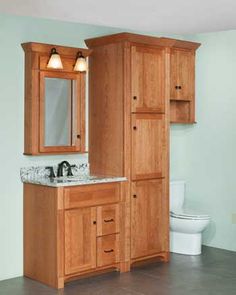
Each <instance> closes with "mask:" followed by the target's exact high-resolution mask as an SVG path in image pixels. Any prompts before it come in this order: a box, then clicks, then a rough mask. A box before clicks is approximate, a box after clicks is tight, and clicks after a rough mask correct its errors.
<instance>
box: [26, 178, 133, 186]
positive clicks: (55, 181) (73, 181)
mask: <svg viewBox="0 0 236 295" xmlns="http://www.w3.org/2000/svg"><path fill="white" fill-rule="evenodd" d="M126 180H127V178H126V177H108V176H103V177H100V176H91V175H86V176H81V177H79V178H78V177H76V176H75V177H73V176H71V177H56V178H49V177H38V178H32V179H24V180H23V182H24V183H32V184H40V185H46V186H52V187H62V186H76V185H90V184H98V183H108V182H120V181H126Z"/></svg>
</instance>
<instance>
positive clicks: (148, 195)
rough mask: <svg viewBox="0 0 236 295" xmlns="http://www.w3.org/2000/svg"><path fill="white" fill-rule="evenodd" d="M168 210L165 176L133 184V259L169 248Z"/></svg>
mask: <svg viewBox="0 0 236 295" xmlns="http://www.w3.org/2000/svg"><path fill="white" fill-rule="evenodd" d="M168 210H169V209H168V198H167V194H166V192H165V180H164V179H156V180H145V181H137V182H133V183H132V196H131V258H132V259H134V258H138V257H143V256H149V255H153V254H155V253H160V252H165V251H168V235H169V212H168Z"/></svg>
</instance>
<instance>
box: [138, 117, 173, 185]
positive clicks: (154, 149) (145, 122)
mask: <svg viewBox="0 0 236 295" xmlns="http://www.w3.org/2000/svg"><path fill="white" fill-rule="evenodd" d="M166 128H167V126H166V124H165V116H164V115H161V114H133V115H132V180H138V179H151V178H161V177H164V175H165V169H166V163H167V154H166V145H167V137H166V135H167V130H166Z"/></svg>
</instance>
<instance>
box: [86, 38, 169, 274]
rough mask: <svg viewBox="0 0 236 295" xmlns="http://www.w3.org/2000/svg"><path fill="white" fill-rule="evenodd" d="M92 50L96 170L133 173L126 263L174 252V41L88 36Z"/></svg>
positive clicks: (127, 199)
mask: <svg viewBox="0 0 236 295" xmlns="http://www.w3.org/2000/svg"><path fill="white" fill-rule="evenodd" d="M85 42H86V44H87V46H88V47H89V48H90V49H92V54H91V56H90V58H89V138H90V139H89V162H90V169H91V173H93V174H96V175H114V176H121V175H124V176H126V177H127V179H128V181H127V183H126V186H125V189H124V191H123V201H122V203H121V214H122V222H121V226H122V229H121V239H120V240H121V242H120V243H121V250H120V259H121V262H122V264H121V265H122V267H121V271H128V270H129V269H130V266H131V265H132V264H135V263H137V262H139V261H142V260H146V259H155V258H160V259H161V260H164V261H168V259H169V100H170V75H169V73H170V47H168V46H165V43H166V41H165V40H164V38H163V39H162V38H154V37H147V36H142V35H136V34H130V33H120V34H115V35H110V36H104V37H98V38H94V39H88V40H86V41H85Z"/></svg>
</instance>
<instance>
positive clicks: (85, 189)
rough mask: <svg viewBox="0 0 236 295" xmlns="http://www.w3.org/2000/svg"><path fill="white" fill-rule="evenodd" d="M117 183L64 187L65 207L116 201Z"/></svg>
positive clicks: (118, 196) (117, 194)
mask: <svg viewBox="0 0 236 295" xmlns="http://www.w3.org/2000/svg"><path fill="white" fill-rule="evenodd" d="M119 200H120V185H119V183H106V184H96V185H95V184H92V185H81V186H76V187H66V188H64V205H65V209H70V208H81V207H89V206H99V205H104V204H111V203H118V202H119Z"/></svg>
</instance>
